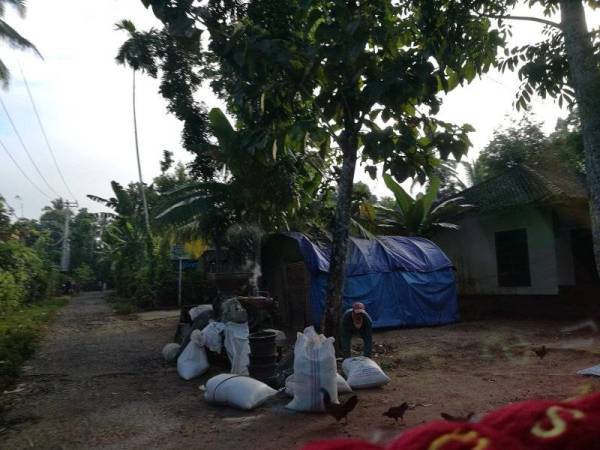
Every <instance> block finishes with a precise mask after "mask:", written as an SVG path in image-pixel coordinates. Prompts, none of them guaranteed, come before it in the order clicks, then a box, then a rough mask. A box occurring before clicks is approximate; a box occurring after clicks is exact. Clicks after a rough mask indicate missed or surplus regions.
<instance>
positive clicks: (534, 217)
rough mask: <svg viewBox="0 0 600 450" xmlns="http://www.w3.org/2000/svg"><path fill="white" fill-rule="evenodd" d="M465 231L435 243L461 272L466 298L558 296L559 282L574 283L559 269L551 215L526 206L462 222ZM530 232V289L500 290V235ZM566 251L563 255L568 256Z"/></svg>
mask: <svg viewBox="0 0 600 450" xmlns="http://www.w3.org/2000/svg"><path fill="white" fill-rule="evenodd" d="M458 224H459V225H460V227H461V228H460V230H458V231H451V230H445V231H443V232H441V233H439V234H438V235H436V236H434V237H433V239H432V240H433V241H434V242H436V243H437V244H438V245H439V246H440V248H441V249H442V250H444V252H445V253H446V254H447V255H448V257H449V258H450V259H451V260H452V262H453V263H454V265H455V266H456V268H457V273H456V278H457V282H458V284H459V289H460V291H461V292H462V293H465V294H519V295H554V294H558V285H559V281H561V280H566V279H568V278H569V276H571V275H569V274H568V270H566V269H565V268H564V267H563V268H562V270H561V273H560V280H559V268H558V265H557V248H556V245H555V238H554V230H553V221H552V213H551V212H550V211H547V210H542V209H539V208H535V207H533V206H524V207H520V208H511V209H510V210H507V211H506V212H497V213H488V214H478V213H470V214H468V215H467V216H465V217H464V218H463V219H462V220H460V221H458ZM523 228H524V229H526V230H527V243H528V252H529V271H530V277H531V285H530V286H519V287H501V286H499V284H498V271H497V264H496V248H495V233H496V232H499V231H509V230H516V229H523ZM563 252H564V246H561V249H560V251H559V254H561V255H562V254H563Z"/></svg>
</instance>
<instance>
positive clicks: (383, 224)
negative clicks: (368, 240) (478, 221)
mask: <svg viewBox="0 0 600 450" xmlns="http://www.w3.org/2000/svg"><path fill="white" fill-rule="evenodd" d="M383 180H384V182H385V185H386V186H387V187H388V189H390V191H392V193H393V194H394V198H395V201H396V204H395V205H394V207H393V208H386V207H384V206H381V205H369V204H364V205H362V207H361V211H360V219H359V220H360V222H361V223H363V225H364V226H365V227H367V228H368V229H369V230H371V231H372V232H374V233H377V234H387V235H405V236H425V237H430V236H431V235H432V234H434V233H435V231H436V230H440V229H451V230H457V229H458V228H459V226H458V225H456V224H455V223H452V222H451V220H453V219H454V218H456V217H457V216H458V215H459V214H461V213H463V212H465V211H467V210H469V209H471V208H473V205H469V204H465V202H464V199H463V198H462V197H453V198H450V199H448V200H445V201H442V202H440V203H436V200H437V196H438V192H439V189H440V180H439V179H438V178H432V179H431V180H430V182H429V184H428V185H427V189H426V190H425V193H423V194H420V195H417V196H416V197H415V198H413V197H411V196H410V195H409V194H408V193H407V192H406V191H405V190H404V189H403V188H402V186H401V185H400V184H399V183H398V182H396V180H394V179H393V178H392V177H391V176H390V175H388V174H384V175H383Z"/></svg>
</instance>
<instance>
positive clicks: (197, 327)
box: [162, 299, 250, 380]
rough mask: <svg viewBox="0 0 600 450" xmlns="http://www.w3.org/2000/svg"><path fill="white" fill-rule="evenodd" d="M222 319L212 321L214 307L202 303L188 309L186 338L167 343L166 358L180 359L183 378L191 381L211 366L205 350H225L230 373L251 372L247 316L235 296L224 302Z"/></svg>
mask: <svg viewBox="0 0 600 450" xmlns="http://www.w3.org/2000/svg"><path fill="white" fill-rule="evenodd" d="M222 309H223V312H222V316H221V321H214V320H212V317H213V314H212V307H211V306H210V305H200V306H196V307H194V308H191V309H190V311H189V315H190V318H191V320H192V324H191V326H190V327H189V329H188V330H187V333H186V334H185V336H184V337H183V344H182V345H181V346H180V345H179V344H176V343H170V344H167V345H165V347H164V348H163V351H162V354H163V357H164V359H165V361H167V362H169V363H174V362H175V361H176V362H177V372H178V373H179V376H180V377H181V378H183V379H184V380H191V379H193V378H196V377H199V376H200V375H202V374H204V373H206V371H208V369H209V368H210V363H209V361H208V356H207V353H206V351H207V350H210V351H211V352H215V353H222V352H223V349H225V351H226V353H227V356H228V358H229V362H230V363H231V373H233V374H239V375H247V374H248V363H249V358H248V355H249V353H250V346H249V342H248V335H249V333H250V330H249V328H248V315H247V313H246V310H245V309H244V308H243V307H242V306H241V304H240V303H239V302H238V301H237V300H236V299H230V300H227V301H225V302H223V305H222Z"/></svg>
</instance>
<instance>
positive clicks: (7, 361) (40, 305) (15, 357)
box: [0, 297, 68, 392]
mask: <svg viewBox="0 0 600 450" xmlns="http://www.w3.org/2000/svg"><path fill="white" fill-rule="evenodd" d="M67 302H68V298H67V297H56V298H52V299H48V300H41V301H39V302H37V303H34V304H29V305H21V306H18V307H16V308H14V309H12V310H11V311H10V312H7V313H6V312H5V313H4V314H2V315H0V392H2V391H4V390H6V389H7V388H8V387H9V386H10V385H11V384H12V383H13V382H14V381H15V380H16V378H17V377H18V376H19V374H20V371H21V366H22V365H23V363H24V362H25V361H27V359H28V358H29V357H31V356H32V355H33V352H34V351H35V349H36V346H37V343H38V341H39V339H40V338H41V336H42V335H43V332H44V330H45V328H46V325H47V324H48V322H49V321H50V320H51V319H52V318H53V317H54V314H55V313H56V311H58V310H59V309H60V308H61V307H63V306H65V305H66V304H67Z"/></svg>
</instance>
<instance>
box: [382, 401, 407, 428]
mask: <svg viewBox="0 0 600 450" xmlns="http://www.w3.org/2000/svg"><path fill="white" fill-rule="evenodd" d="M407 409H408V403H406V402H404V403H402V404H401V405H400V406H392V407H391V408H390V409H388V410H387V411H386V412H384V413H383V415H384V416H386V417H389V418H390V419H394V420H395V421H396V423H398V419H400V420H402V422H404V413H405V412H406V410H407Z"/></svg>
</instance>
